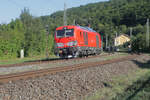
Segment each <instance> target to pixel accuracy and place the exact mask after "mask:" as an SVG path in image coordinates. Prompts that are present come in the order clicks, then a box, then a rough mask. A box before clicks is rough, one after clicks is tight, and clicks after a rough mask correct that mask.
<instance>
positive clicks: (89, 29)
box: [57, 25, 96, 32]
mask: <svg viewBox="0 0 150 100" xmlns="http://www.w3.org/2000/svg"><path fill="white" fill-rule="evenodd" d="M68 26H69V27H78V28H80V29H83V30H87V31H90V32H96V31H94V30H93V29H92V28H90V27H85V26H79V25H76V26H74V25H68ZM68 26H61V27H59V28H57V29H63V28H64V27H68Z"/></svg>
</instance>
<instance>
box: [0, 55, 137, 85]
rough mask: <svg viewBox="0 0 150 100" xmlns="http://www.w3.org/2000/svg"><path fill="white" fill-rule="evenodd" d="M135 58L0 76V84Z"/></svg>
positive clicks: (128, 57)
mask: <svg viewBox="0 0 150 100" xmlns="http://www.w3.org/2000/svg"><path fill="white" fill-rule="evenodd" d="M137 56H138V55H129V56H126V57H121V58H115V59H112V60H105V61H97V62H87V63H82V64H75V65H72V66H64V67H56V68H47V69H42V70H37V71H28V72H21V73H14V74H7V75H0V83H7V82H12V81H16V80H24V79H28V78H34V77H40V76H43V75H48V74H55V73H58V72H66V71H73V70H79V69H83V68H88V67H95V66H97V65H105V64H111V63H115V62H122V61H125V60H131V59H134V58H136V57H137Z"/></svg>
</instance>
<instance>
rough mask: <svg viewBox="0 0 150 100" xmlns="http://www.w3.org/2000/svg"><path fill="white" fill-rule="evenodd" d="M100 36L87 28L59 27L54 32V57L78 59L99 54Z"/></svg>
mask: <svg viewBox="0 0 150 100" xmlns="http://www.w3.org/2000/svg"><path fill="white" fill-rule="evenodd" d="M101 43H102V42H101V36H100V34H99V33H97V32H95V31H94V30H92V29H91V28H89V27H82V26H74V25H68V26H61V27H58V28H56V32H55V49H54V50H55V51H54V53H55V55H57V56H59V57H78V56H88V55H92V54H100V53H101V49H102V48H101V47H102V44H101Z"/></svg>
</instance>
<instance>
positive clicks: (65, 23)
mask: <svg viewBox="0 0 150 100" xmlns="http://www.w3.org/2000/svg"><path fill="white" fill-rule="evenodd" d="M66 11H67V9H66V3H64V26H66V25H67V16H66Z"/></svg>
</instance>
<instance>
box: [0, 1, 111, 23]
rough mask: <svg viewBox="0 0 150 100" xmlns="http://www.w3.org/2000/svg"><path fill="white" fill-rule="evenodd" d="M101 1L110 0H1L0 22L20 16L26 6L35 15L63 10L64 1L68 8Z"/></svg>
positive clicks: (6, 21)
mask: <svg viewBox="0 0 150 100" xmlns="http://www.w3.org/2000/svg"><path fill="white" fill-rule="evenodd" d="M101 1H108V0H0V24H4V23H6V24H7V23H9V22H10V21H11V20H12V19H16V18H19V15H20V14H21V10H23V9H24V8H25V7H26V8H29V10H30V13H31V14H32V15H33V16H44V15H50V14H52V13H54V12H56V11H59V10H63V9H64V2H65V3H66V5H67V8H71V7H78V6H80V5H86V4H88V3H95V2H101Z"/></svg>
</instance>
